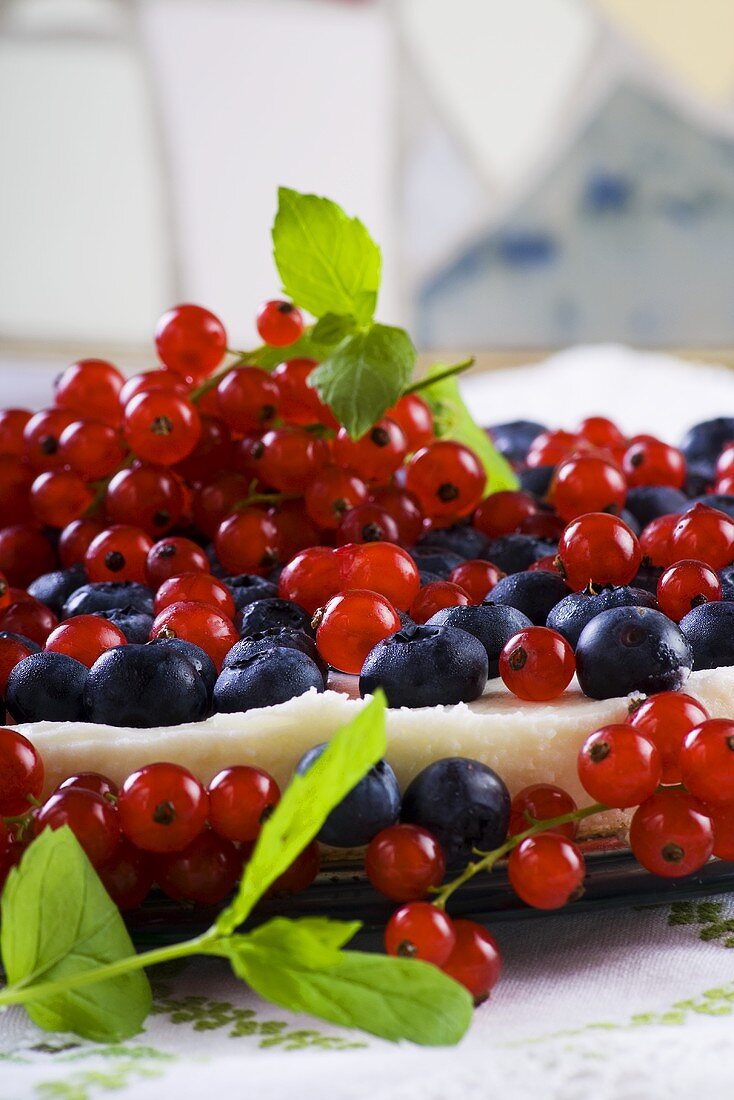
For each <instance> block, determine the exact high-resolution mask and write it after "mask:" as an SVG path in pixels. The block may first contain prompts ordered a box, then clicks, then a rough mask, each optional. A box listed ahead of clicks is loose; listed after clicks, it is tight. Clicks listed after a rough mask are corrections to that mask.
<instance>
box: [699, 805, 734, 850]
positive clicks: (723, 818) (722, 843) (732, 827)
mask: <svg viewBox="0 0 734 1100" xmlns="http://www.w3.org/2000/svg"><path fill="white" fill-rule="evenodd" d="M706 812H707V813H708V814H709V815H710V817H711V821H712V822H713V826H714V850H713V854H714V855H715V856H716V857H717V858H718V859H727V860H734V804H731V803H730V804H729V805H728V806H707V807H706Z"/></svg>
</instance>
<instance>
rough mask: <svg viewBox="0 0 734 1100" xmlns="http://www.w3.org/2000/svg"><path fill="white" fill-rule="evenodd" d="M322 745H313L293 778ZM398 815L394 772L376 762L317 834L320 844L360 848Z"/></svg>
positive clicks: (309, 763)
mask: <svg viewBox="0 0 734 1100" xmlns="http://www.w3.org/2000/svg"><path fill="white" fill-rule="evenodd" d="M325 748H326V745H315V746H314V748H312V749H309V750H308V752H307V753H305V755H304V756H302V757H301V759H300V760H299V761H298V763H297V764H296V774H297V775H305V774H306V772H307V771H308V770H309V768H311V767H312V766H313V764H314V763H315V762H316V761H317V760H318V758H319V757H320V756H321V754H322V753H323V751H324V749H325ZM399 813H400V788H399V786H398V781H397V779H396V778H395V772H394V771H393V770H392V768H391V767H390V765H389V764H388V763H387V761H385V760H379V761H378V762H377V764H375V765H374V767H372V768H370V770H369V771H368V772H367V774H366V775H365V776H363V777H362V779H360V781H359V783H358V784H357V786H356V787H353V788H352V790H351V791H350V792H349V794H348V795H346V796H345V797H344V798H343V799H342V800H341V802H340V803H339V804H338V805H336V806H335V807H334V809H333V810H332V811H331V813H330V814H329V816H328V817H327V819H326V821H325V822H324V824H323V826H322V827H321V831H320V832H319V834H318V839H319V840H320V841H321V843H322V844H330V845H331V846H332V847H333V848H361V847H363V845H365V844H369V842H370V841H371V840H372V838H373V836H377V834H378V833H379V832H381V831H382V830H383V829H387V828H388V827H389V826H390V825H394V824H395V822H396V821H397V820H398V815H399Z"/></svg>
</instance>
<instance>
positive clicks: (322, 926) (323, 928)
mask: <svg viewBox="0 0 734 1100" xmlns="http://www.w3.org/2000/svg"><path fill="white" fill-rule="evenodd" d="M361 927H362V925H361V922H360V921H337V920H329V918H328V917H302V918H301V919H299V920H288V919H287V918H286V917H273V919H272V920H269V921H267V923H266V924H261V925H260V927H259V928H255V929H254V931H252V932H249V933H248V934H247V935H246V936H238V935H234V936H230V937H228V938H227V939H225V940H220V941H219V943H217V944H215V945H214V947H213V948H212V951H213V952H214V953H216V954H222V955H226V956H227V958H230V959H231V958H233V957H234V956H236V955H237V954H238V953H239V950H240V946H241V944H242V943H244V942H245V941H246V942H247V943H248V944H252V945H253V946H255V947H257V949H258V951H262V952H271V953H272V954H274V955H279V956H281V957H284V958H287V959H289V960H290V961H291V962H293V963H294V964H297V965H298V966H299V967H303V968H305V969H306V970H323V969H325V968H326V967H329V966H336V965H337V963H338V962H339V960H340V959H341V954H342V952H341V949H342V947H344V945H345V944H347V943H349V941H350V940H351V939H352V938H353V937H354V936H355V935H356V934H357V932H359V930H360V928H361Z"/></svg>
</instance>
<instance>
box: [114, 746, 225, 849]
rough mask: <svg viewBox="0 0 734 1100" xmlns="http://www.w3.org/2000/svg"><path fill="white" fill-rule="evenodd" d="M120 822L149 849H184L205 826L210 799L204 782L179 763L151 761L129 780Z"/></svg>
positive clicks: (137, 843) (135, 840) (129, 835)
mask: <svg viewBox="0 0 734 1100" xmlns="http://www.w3.org/2000/svg"><path fill="white" fill-rule="evenodd" d="M118 810H119V814H120V826H121V828H122V831H123V833H124V834H125V836H126V837H127V838H128V840H130V841H132V843H133V844H134V845H135V846H136V847H137V848H142V849H143V851H145V852H180V851H182V850H183V849H184V848H186V847H187V845H189V844H190V843H191V841H192V840H193V839H194V837H196V836H198V835H199V833H200V832H201V831H202V829H203V828H204V825H205V824H206V819H207V814H208V811H209V799H208V797H207V793H206V791H205V790H204V788H203V787H202V785H201V783H200V782H199V781H198V779H196V778H195V777H194V776H193V775H192V774H191V772H190V771H188V770H187V769H186V768H182V767H180V766H179V765H178V764H148V765H146V766H145V767H144V768H141V769H140V770H139V771H136V772H133V774H132V775H130V776H128V778H127V779H126V780H125V782H124V784H123V786H122V790H121V791H120V798H119V802H118Z"/></svg>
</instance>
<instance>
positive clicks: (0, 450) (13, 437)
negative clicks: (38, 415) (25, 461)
mask: <svg viewBox="0 0 734 1100" xmlns="http://www.w3.org/2000/svg"><path fill="white" fill-rule="evenodd" d="M32 415H33V413H31V412H30V411H29V410H28V409H0V455H15V456H16V458H22V457H23V454H24V453H25V442H24V439H23V432H24V431H25V426H26V424H27V423H28V421H29V420H30V418H31V416H32Z"/></svg>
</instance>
